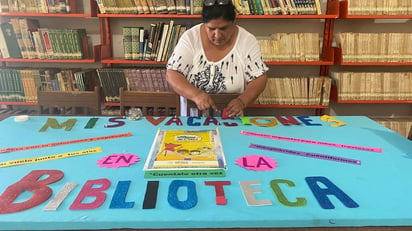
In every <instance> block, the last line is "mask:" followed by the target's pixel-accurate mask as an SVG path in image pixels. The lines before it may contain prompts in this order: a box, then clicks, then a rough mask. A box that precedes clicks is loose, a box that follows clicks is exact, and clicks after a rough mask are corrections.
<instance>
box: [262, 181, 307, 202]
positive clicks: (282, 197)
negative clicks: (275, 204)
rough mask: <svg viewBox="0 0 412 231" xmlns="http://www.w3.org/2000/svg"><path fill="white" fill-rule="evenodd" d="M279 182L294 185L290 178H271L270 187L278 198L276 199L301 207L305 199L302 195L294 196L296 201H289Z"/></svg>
mask: <svg viewBox="0 0 412 231" xmlns="http://www.w3.org/2000/svg"><path fill="white" fill-rule="evenodd" d="M280 184H286V185H287V186H289V187H295V183H294V182H293V181H290V180H284V179H276V180H271V181H270V187H271V188H272V190H273V192H274V193H275V195H276V198H278V201H279V202H280V203H281V204H283V205H285V206H289V207H302V206H305V205H306V203H307V202H306V199H305V198H304V197H298V198H296V201H289V200H288V198H287V197H286V195H285V194H284V193H283V191H282V189H281V187H280V186H279V185H280Z"/></svg>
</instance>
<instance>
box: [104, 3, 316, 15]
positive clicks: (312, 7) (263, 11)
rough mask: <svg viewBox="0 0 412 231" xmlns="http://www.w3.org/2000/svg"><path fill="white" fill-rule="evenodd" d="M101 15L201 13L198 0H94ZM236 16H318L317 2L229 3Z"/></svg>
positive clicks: (200, 5)
mask: <svg viewBox="0 0 412 231" xmlns="http://www.w3.org/2000/svg"><path fill="white" fill-rule="evenodd" d="M96 1H97V5H98V7H99V11H100V13H102V14H186V15H192V14H201V12H202V7H203V1H202V0H125V1H115V0H96ZM232 2H233V4H234V6H235V8H236V11H237V13H238V14H244V15H279V14H282V15H289V14H290V15H293V14H295V15H296V14H303V15H311V14H322V12H321V5H320V1H319V0H232Z"/></svg>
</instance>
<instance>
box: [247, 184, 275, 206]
mask: <svg viewBox="0 0 412 231" xmlns="http://www.w3.org/2000/svg"><path fill="white" fill-rule="evenodd" d="M239 184H240V187H241V188H242V193H243V197H244V198H245V200H246V203H247V205H249V206H264V205H272V201H270V200H258V199H256V197H255V195H254V194H256V193H262V190H260V188H254V187H252V185H260V181H239Z"/></svg>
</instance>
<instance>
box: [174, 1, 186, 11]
mask: <svg viewBox="0 0 412 231" xmlns="http://www.w3.org/2000/svg"><path fill="white" fill-rule="evenodd" d="M176 14H186V0H176Z"/></svg>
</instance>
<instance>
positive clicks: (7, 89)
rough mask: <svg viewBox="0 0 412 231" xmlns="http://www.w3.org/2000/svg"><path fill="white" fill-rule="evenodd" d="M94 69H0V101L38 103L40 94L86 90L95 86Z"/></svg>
mask: <svg viewBox="0 0 412 231" xmlns="http://www.w3.org/2000/svg"><path fill="white" fill-rule="evenodd" d="M95 79H96V71H95V69H90V70H81V69H77V68H76V69H64V70H61V69H17V68H2V69H0V101H1V102H34V103H35V102H37V92H38V91H39V90H40V91H89V90H93V88H94V86H95V85H96V84H97V83H96V81H95Z"/></svg>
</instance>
